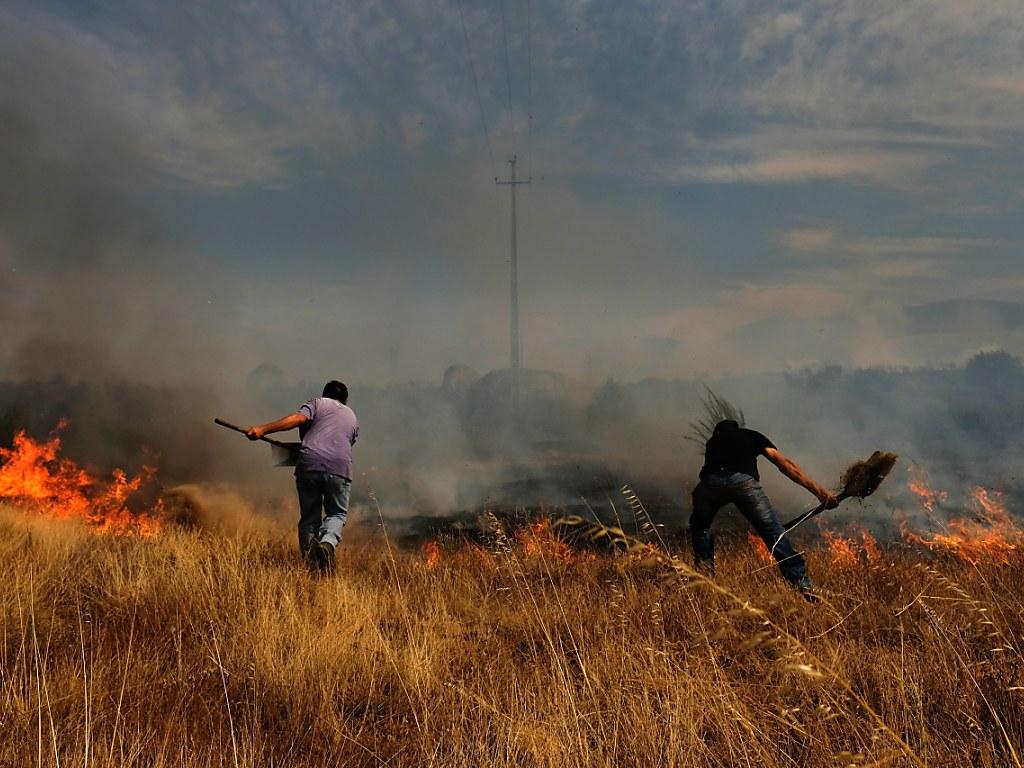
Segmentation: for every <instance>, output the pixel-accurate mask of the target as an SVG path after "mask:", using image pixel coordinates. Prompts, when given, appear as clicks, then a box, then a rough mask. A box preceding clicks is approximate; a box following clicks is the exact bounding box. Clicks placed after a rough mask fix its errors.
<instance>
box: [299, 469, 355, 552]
mask: <svg viewBox="0 0 1024 768" xmlns="http://www.w3.org/2000/svg"><path fill="white" fill-rule="evenodd" d="M295 487H296V489H297V490H298V492H299V551H300V552H302V554H303V555H304V556H308V555H309V551H310V549H311V548H312V547H313V545H314V544H315V543H316V542H318V541H325V542H327V543H328V544H330V545H331V546H333V547H336V546H338V543H339V542H340V541H341V529H342V528H344V527H345V520H346V519H347V518H348V499H349V495H350V494H351V492H352V481H351V480H349V479H348V478H347V477H342V476H341V475H332V474H331V473H330V472H296V473H295ZM321 515H322V517H321Z"/></svg>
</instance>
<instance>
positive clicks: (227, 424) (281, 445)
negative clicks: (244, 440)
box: [213, 419, 294, 450]
mask: <svg viewBox="0 0 1024 768" xmlns="http://www.w3.org/2000/svg"><path fill="white" fill-rule="evenodd" d="M213 423H214V424H219V425H220V426H222V427H227V428H228V429H233V430H235V432H241V433H242V434H243V435H244V434H245V430H244V429H243V428H242V427H240V426H238V425H237V424H232V423H231V422H230V421H224V419H214V420H213ZM260 440H262V441H263V442H265V443H270V444H271V445H276V446H278V447H279V448H287V449H288V450H291V449H292V448H294V446H292V445H289V444H288V443H282V442H281V441H279V440H271V439H270V438H269V437H261V438H260Z"/></svg>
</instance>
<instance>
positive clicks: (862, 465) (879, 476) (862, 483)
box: [776, 451, 896, 543]
mask: <svg viewBox="0 0 1024 768" xmlns="http://www.w3.org/2000/svg"><path fill="white" fill-rule="evenodd" d="M894 466H896V454H895V453H890V452H889V451H875V452H874V453H872V454H871V455H870V456H869V457H868V458H866V459H862V460H861V461H857V462H854V463H853V464H851V465H850V466H848V467H847V468H846V471H845V472H843V477H842V481H841V482H842V484H843V489H842V490H841V491H840V492H839V493H838V495H837V496H836V498H837V499H839V501H843V500H844V499H866V498H867V497H868V496H870V495H871V494H873V493H874V492H875V491H877V490H878V486H879V485H881V484H882V481H883V480H885V478H886V477H887V476H888V475H889V473H890V472H892V468H893V467H894ZM824 511H825V505H824V504H819V505H818V506H816V507H815V508H814V509H812V510H810V511H808V512H804V513H803V514H802V515H800V516H799V517H795V518H793V519H792V520H790V521H789V522H788V523H786V524H785V525H783V526H782V528H783V529H784V530H786V531H791V530H793V529H794V528H796V527H797V526H798V525H800V523H802V522H804V521H805V520H810V519H811V518H812V517H817V516H818V515H820V514H821V513H822V512H824ZM776 543H778V542H776Z"/></svg>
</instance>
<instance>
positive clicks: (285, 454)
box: [270, 443, 302, 467]
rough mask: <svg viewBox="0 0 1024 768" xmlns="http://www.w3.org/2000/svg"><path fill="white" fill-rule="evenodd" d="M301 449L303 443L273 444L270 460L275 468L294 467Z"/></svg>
mask: <svg viewBox="0 0 1024 768" xmlns="http://www.w3.org/2000/svg"><path fill="white" fill-rule="evenodd" d="M301 447H302V443H279V444H277V443H271V445H270V460H271V461H272V462H273V464H274V466H275V467H294V466H295V463H296V462H297V461H298V460H299V448H301Z"/></svg>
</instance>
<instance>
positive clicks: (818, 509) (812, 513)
mask: <svg viewBox="0 0 1024 768" xmlns="http://www.w3.org/2000/svg"><path fill="white" fill-rule="evenodd" d="M846 498H848V497H847V495H846V494H845V493H840V494H839V495H838V496H836V499H837V500H838V501H843V500H844V499H846ZM824 511H825V504H824V502H822V503H821V504H819V505H818V506H816V507H815V508H814V509H812V510H809V511H807V512H804V513H803V514H802V515H800V516H798V517H794V518H793V519H792V520H790V521H789V522H788V523H786V524H785V525H783V526H782V530H784V531H791V530H793V529H794V528H796V527H797V526H798V525H800V523H802V522H804V520H810V519H811V518H812V517H817V516H818V515H820V514H821V513H822V512H824Z"/></svg>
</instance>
